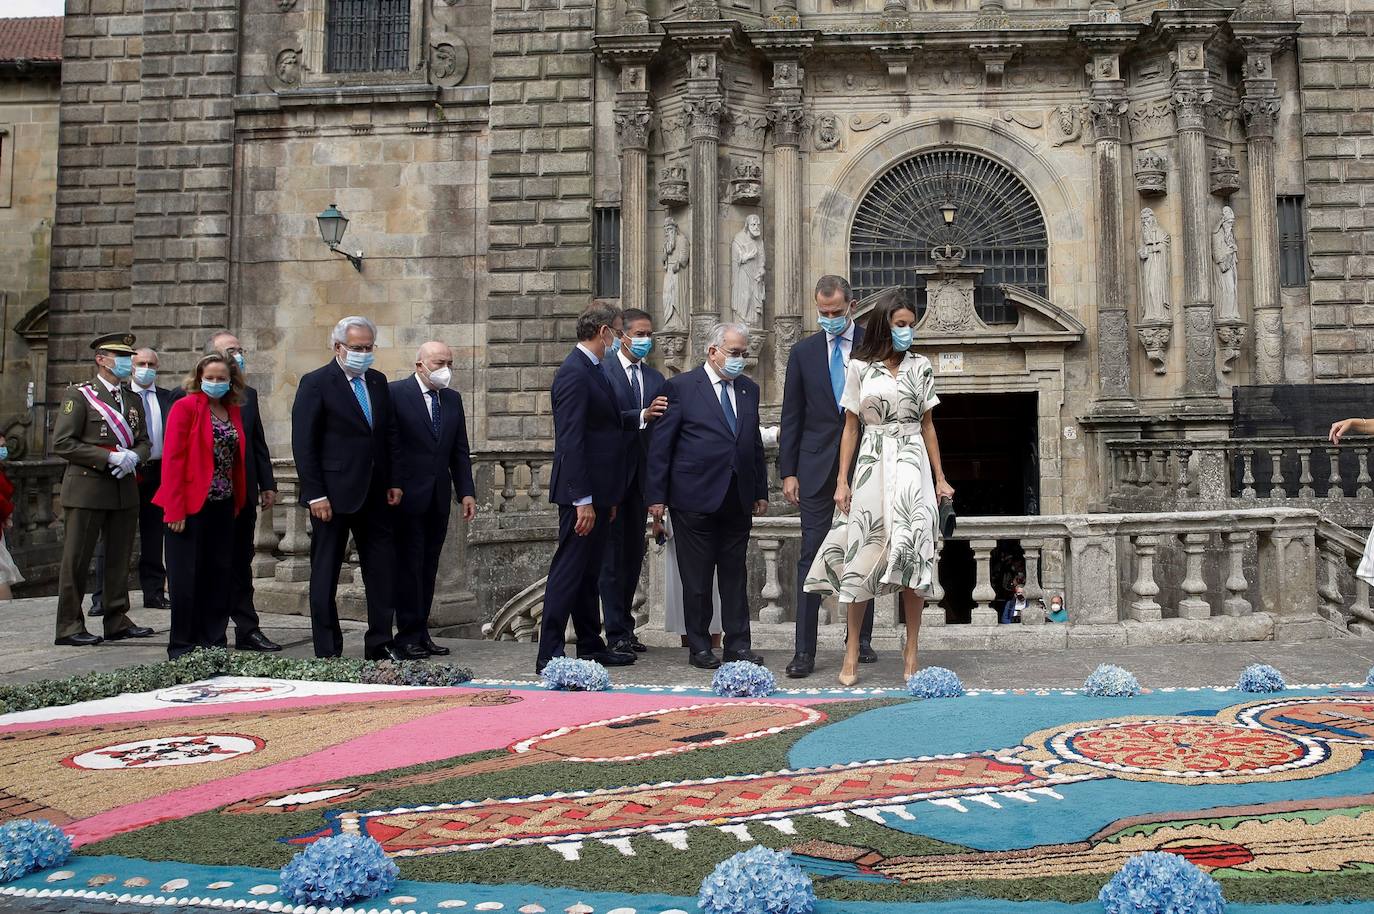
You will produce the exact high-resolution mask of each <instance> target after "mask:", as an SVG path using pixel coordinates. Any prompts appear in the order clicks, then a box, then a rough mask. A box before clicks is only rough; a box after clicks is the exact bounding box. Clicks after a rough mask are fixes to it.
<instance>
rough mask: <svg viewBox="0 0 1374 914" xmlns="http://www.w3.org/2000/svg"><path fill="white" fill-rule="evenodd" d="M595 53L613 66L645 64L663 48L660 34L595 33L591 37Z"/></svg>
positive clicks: (662, 39)
mask: <svg viewBox="0 0 1374 914" xmlns="http://www.w3.org/2000/svg"><path fill="white" fill-rule="evenodd" d="M592 43H593V45H595V47H596V53H597V56H598V57H599V58H601V60H602V62H603V63H608V64H610V65H612V66H615V67H620V66H622V65H624V64H645V63H648V62H649V61H650V60H652V59H653V57H654V55H655V54H657V53H658V52H659V51H660V50H662V49H663V44H664V38H663V35H661V34H652V33H651V34H648V35H597V36H596V37H594V38H593V39H592Z"/></svg>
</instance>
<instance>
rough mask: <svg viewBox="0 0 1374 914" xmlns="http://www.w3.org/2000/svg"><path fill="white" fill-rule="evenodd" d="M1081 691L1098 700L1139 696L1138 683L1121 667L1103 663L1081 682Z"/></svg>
mask: <svg viewBox="0 0 1374 914" xmlns="http://www.w3.org/2000/svg"><path fill="white" fill-rule="evenodd" d="M1083 691H1084V692H1087V693H1088V694H1089V695H1093V696H1096V697H1098V698H1129V697H1130V696H1132V695H1139V694H1140V681H1139V680H1137V679H1136V678H1135V676H1133V675H1131V674H1130V673H1129V672H1127V671H1126V670H1123V669H1122V668H1121V667H1119V666H1113V665H1112V664H1110V663H1104V664H1102V665H1101V666H1099V667H1098V668H1097V669H1095V670H1093V671H1092V673H1091V674H1089V676H1088V678H1087V679H1085V680H1084V681H1083Z"/></svg>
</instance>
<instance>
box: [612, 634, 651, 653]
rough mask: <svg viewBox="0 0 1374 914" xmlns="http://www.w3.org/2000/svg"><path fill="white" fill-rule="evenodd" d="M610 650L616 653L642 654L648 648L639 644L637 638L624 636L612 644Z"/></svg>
mask: <svg viewBox="0 0 1374 914" xmlns="http://www.w3.org/2000/svg"><path fill="white" fill-rule="evenodd" d="M611 650H613V651H615V652H616V653H617V654H642V653H644V652H645V651H647V650H648V648H647V647H645V646H644V645H642V644H640V643H639V639H637V638H625V639H622V640H620V641H617V642H616V643H615V644H612V645H611Z"/></svg>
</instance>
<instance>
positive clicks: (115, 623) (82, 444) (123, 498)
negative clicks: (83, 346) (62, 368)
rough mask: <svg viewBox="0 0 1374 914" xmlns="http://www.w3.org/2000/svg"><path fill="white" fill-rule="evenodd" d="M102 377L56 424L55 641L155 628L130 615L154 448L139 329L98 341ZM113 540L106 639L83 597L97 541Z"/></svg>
mask: <svg viewBox="0 0 1374 914" xmlns="http://www.w3.org/2000/svg"><path fill="white" fill-rule="evenodd" d="M91 348H92V349H94V350H95V365H96V377H95V379H94V380H91V381H87V382H86V383H84V384H78V385H76V386H75V387H72V388H69V389H68V390H67V394H66V396H65V397H64V398H63V400H62V406H61V408H60V409H59V410H58V413H57V421H56V423H54V425H53V453H55V454H56V455H57V456H58V457H61V458H62V459H63V460H65V461H67V471H66V474H65V475H64V476H63V477H62V511H63V518H64V520H65V523H66V531H65V538H64V540H63V543H62V567H61V570H60V571H59V574H58V591H57V594H58V595H57V638H56V640H55V641H54V642H53V643H54V644H62V645H69V646H72V647H88V646H90V645H94V644H99V643H100V642H101V641H102V640H105V641H119V640H122V639H124V638H147V637H148V636H149V635H151V634H152V633H153V630H152V629H151V628H147V627H145V626H141V625H135V624H134V622H133V620H132V619H130V618H129V561H130V558H131V556H132V555H133V546H134V536H135V535H137V533H138V505H139V500H138V477H137V473H138V467H139V465H140V464H143V463H146V462H147V461H148V458H149V456H150V455H151V452H152V445H151V444H150V443H149V440H148V430H147V426H146V422H145V420H144V416H143V404H142V403H140V402H139V399H138V397H136V396H135V395H134V392H133V390H131V389H130V387H129V385H128V378H129V376H130V375H131V374H133V357H134V352H135V349H134V335H133V334H132V333H111V334H108V335H106V336H102V337H100V338H99V339H97V340H95V341H94V342H92V343H91ZM102 535H103V536H104V539H105V581H104V585H105V599H104V605H105V614H104V616H103V619H104V623H105V637H104V638H103V639H102V638H101V637H100V636H98V635H92V634H91V633H89V632H87V631H86V625H85V622H84V620H83V617H82V615H81V599H82V597H83V596H84V595H85V593H86V571H87V569H89V568H90V565H91V553H92V552H94V551H95V544H96V541H97V540H99V539H100V538H101V536H102Z"/></svg>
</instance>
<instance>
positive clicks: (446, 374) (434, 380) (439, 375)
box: [429, 365, 453, 388]
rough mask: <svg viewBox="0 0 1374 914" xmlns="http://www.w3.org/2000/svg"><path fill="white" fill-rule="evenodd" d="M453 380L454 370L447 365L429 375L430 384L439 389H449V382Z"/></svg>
mask: <svg viewBox="0 0 1374 914" xmlns="http://www.w3.org/2000/svg"><path fill="white" fill-rule="evenodd" d="M452 380H453V369H451V368H449V367H448V366H447V365H445V366H444V367H443V368H436V369H434V370H433V371H431V372H430V373H429V383H430V384H433V385H434V386H435V387H438V388H444V387H448V384H449V382H450V381H452Z"/></svg>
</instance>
